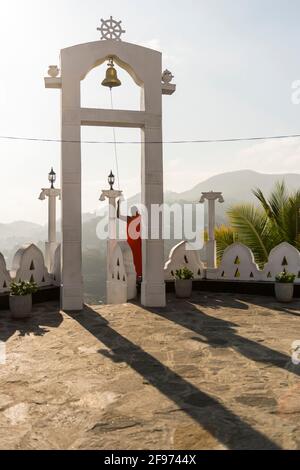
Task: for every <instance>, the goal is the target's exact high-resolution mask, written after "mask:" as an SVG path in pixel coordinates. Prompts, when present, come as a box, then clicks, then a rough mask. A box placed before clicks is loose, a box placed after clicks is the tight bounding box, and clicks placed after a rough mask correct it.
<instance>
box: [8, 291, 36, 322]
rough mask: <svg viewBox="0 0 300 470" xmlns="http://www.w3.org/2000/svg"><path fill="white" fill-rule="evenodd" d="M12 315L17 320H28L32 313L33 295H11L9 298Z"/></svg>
mask: <svg viewBox="0 0 300 470" xmlns="http://www.w3.org/2000/svg"><path fill="white" fill-rule="evenodd" d="M9 307H10V311H11V315H12V317H13V318H15V319H16V320H19V319H23V318H28V317H30V315H31V312H32V295H31V294H29V295H24V296H21V295H11V296H10V297H9Z"/></svg>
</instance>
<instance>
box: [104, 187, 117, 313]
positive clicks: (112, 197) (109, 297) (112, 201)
mask: <svg viewBox="0 0 300 470" xmlns="http://www.w3.org/2000/svg"><path fill="white" fill-rule="evenodd" d="M121 196H122V191H114V190H113V189H111V190H104V191H102V194H101V197H100V201H102V202H103V201H105V200H106V199H108V203H109V209H108V210H109V220H108V240H107V260H106V272H107V281H106V301H107V303H108V304H114V303H115V299H114V298H113V296H114V289H113V288H112V280H111V273H112V264H111V263H112V255H113V252H114V249H115V246H116V243H117V202H116V201H117V199H119V198H120V197H121Z"/></svg>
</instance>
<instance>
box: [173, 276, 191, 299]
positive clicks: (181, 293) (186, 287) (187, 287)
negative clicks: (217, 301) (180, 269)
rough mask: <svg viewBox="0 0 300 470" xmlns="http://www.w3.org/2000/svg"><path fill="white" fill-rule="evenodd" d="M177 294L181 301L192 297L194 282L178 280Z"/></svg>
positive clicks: (176, 285) (176, 282)
mask: <svg viewBox="0 0 300 470" xmlns="http://www.w3.org/2000/svg"><path fill="white" fill-rule="evenodd" d="M175 292H176V297H178V298H179V299H188V298H190V297H191V295H192V292H193V281H192V279H188V280H184V279H176V280H175Z"/></svg>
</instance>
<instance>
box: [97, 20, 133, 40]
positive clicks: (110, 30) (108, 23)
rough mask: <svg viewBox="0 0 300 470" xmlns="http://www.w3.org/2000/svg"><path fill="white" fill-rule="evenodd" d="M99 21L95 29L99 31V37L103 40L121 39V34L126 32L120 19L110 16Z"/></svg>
mask: <svg viewBox="0 0 300 470" xmlns="http://www.w3.org/2000/svg"><path fill="white" fill-rule="evenodd" d="M101 23H102V24H101V27H100V28H97V31H100V33H101V34H102V36H101V39H103V40H112V41H121V36H122V34H124V33H126V31H125V30H124V29H122V26H121V24H122V21H116V20H114V19H113V17H112V16H111V17H110V18H109V20H103V19H101Z"/></svg>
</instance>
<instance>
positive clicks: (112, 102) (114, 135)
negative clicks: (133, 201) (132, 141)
mask: <svg viewBox="0 0 300 470" xmlns="http://www.w3.org/2000/svg"><path fill="white" fill-rule="evenodd" d="M110 104H111V109H112V111H113V110H114V101H113V94H112V88H110ZM113 141H114V148H115V161H116V170H117V181H118V189H119V190H120V177H119V160H118V147H117V137H116V129H115V127H113Z"/></svg>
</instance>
